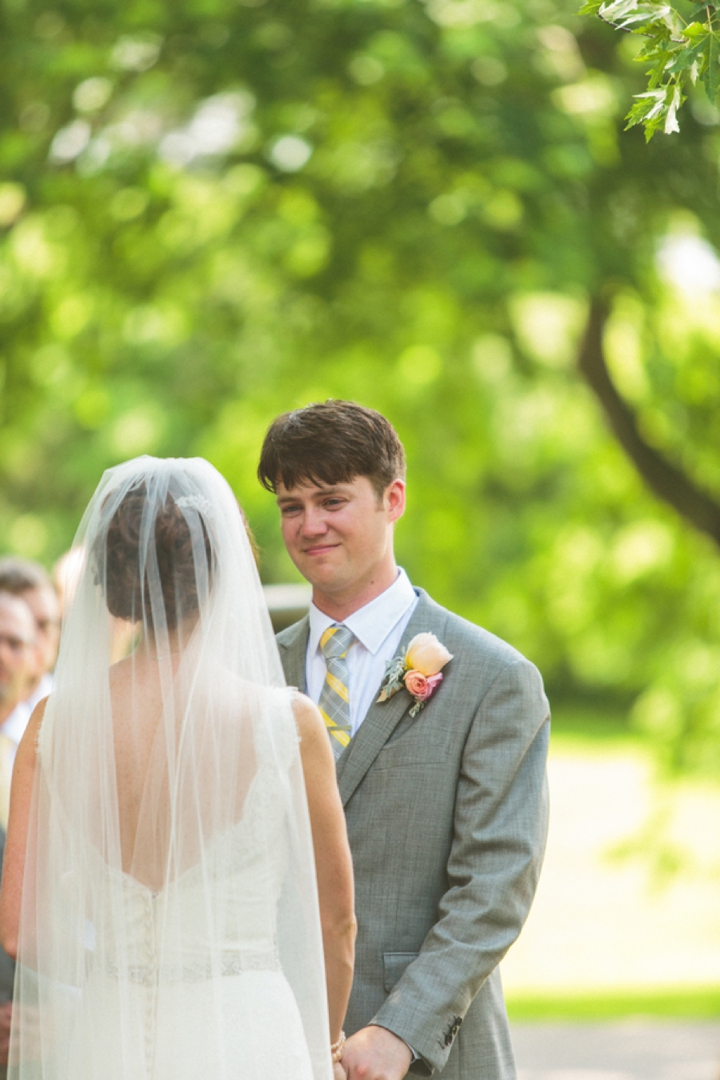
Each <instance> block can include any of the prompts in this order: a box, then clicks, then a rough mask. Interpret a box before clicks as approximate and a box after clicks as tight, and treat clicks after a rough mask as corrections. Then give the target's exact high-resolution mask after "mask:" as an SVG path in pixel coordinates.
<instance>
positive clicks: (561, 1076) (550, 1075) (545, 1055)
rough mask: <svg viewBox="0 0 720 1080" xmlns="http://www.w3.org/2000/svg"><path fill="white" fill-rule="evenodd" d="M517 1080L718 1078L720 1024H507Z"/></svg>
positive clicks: (651, 1022)
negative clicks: (516, 1064)
mask: <svg viewBox="0 0 720 1080" xmlns="http://www.w3.org/2000/svg"><path fill="white" fill-rule="evenodd" d="M512 1038H513V1045H514V1047H515V1055H516V1058H517V1063H518V1080H720V1021H713V1022H710V1021H706V1022H703V1021H694V1022H688V1023H684V1022H680V1021H662V1020H623V1021H617V1022H612V1023H602V1024H521V1023H515V1024H513V1025H512Z"/></svg>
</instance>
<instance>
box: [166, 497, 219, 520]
mask: <svg viewBox="0 0 720 1080" xmlns="http://www.w3.org/2000/svg"><path fill="white" fill-rule="evenodd" d="M175 505H176V506H179V507H180V509H181V510H186V509H187V510H197V512H198V513H199V514H202V515H203V517H206V518H212V517H213V508H212V506H211V504H210V502H209V501H208V499H206V498H205V496H204V495H181V496H180V498H179V499H176V500H175Z"/></svg>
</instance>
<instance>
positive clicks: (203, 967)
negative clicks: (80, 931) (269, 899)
mask: <svg viewBox="0 0 720 1080" xmlns="http://www.w3.org/2000/svg"><path fill="white" fill-rule="evenodd" d="M98 971H99V972H100V973H102V974H103V975H108V976H109V977H110V978H111V979H119V978H121V977H122V978H126V979H128V980H129V981H130V982H131V983H134V984H135V985H137V986H147V987H154V986H157V985H159V983H165V984H166V985H168V986H173V985H175V984H177V983H199V982H205V981H206V980H208V979H214V978H216V977H217V976H218V975H221V976H230V975H242V974H243V972H245V971H280V960H279V958H278V955H277V953H276V952H250V951H248V952H230V951H228V952H225V953H223V954H222V956H221V957H220V958H219V964H214V963H211V961H210V960H206V961H204V962H198V963H197V964H186V965H184V966H183V967H182V968H175V969H171V970H170V971H160V970H159V968H158V967H156V966H154V965H152V964H135V965H133V966H132V967H130V968H127V969H126V968H123V969H122V970H121V969H120V967H119V966H118V964H116V963H115V961H114V960H111V959H110V958H109V957H105V958H104V959H102V960H100V961H99V962H96V961H95V960H92V961H89V962H88V966H87V974H88V975H91V974H93V972H98Z"/></svg>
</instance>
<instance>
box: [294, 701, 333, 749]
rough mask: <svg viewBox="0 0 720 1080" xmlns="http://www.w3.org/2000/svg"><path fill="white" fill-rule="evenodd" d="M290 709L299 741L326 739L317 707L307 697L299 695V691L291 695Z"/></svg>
mask: <svg viewBox="0 0 720 1080" xmlns="http://www.w3.org/2000/svg"><path fill="white" fill-rule="evenodd" d="M292 708H293V713H294V714H295V723H296V724H297V729H298V733H299V735H300V739H301V741H310V742H312V741H314V740H315V739H319V738H322V739H326V738H327V737H326V735H325V725H324V723H323V719H322V716H321V715H320V711H319V709H318V707H317V705H314V704H313V703H312V701H311V700H310V698H309V697H306V696H305V694H301V693H300V691H299V690H296V691H294V693H293V695H292Z"/></svg>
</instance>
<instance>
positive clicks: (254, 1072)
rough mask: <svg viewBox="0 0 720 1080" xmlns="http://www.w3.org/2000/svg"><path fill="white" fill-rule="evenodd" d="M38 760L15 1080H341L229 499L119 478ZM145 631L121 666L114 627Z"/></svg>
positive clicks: (256, 598) (274, 712)
mask: <svg viewBox="0 0 720 1080" xmlns="http://www.w3.org/2000/svg"><path fill="white" fill-rule="evenodd" d="M76 548H77V550H78V551H79V552H81V570H80V572H79V576H78V584H77V588H76V591H75V594H74V597H73V599H72V602H71V606H70V609H69V611H68V613H67V615H66V619H65V622H64V626H63V635H62V642H61V648H60V656H59V660H58V665H57V670H56V680H55V687H56V688H55V691H54V693H53V694H52V696H51V698H50V699H49V703H48V706H47V710H46V713H45V717H44V721H43V724H42V727H41V729H40V735H39V739H38V766H37V768H36V771H35V782H34V789H33V796H32V809H31V821H30V831H29V839H28V849H27V860H26V867H25V879H24V886H23V901H22V914H21V927H20V944H19V963H18V976H17V982H16V996H15V1004H14V1030H13V1036H12V1045H11V1064H10V1071H9V1075H10V1077H13V1078H20V1080H35V1078H37V1080H131V1078H132V1080H160V1078H162V1080H170V1078H171V1077H172V1080H182V1078H184V1077H187V1078H188V1080H189V1078H190V1077H192V1078H193V1080H200V1078H203V1077H212V1078H213V1080H303V1078H305V1077H307V1078H308V1080H329V1078H330V1077H331V1066H330V1061H329V1049H328V1046H329V1031H328V1019H327V1004H326V996H325V983H324V968H323V959H322V946H321V935H320V922H319V914H318V905H317V889H316V881H315V871H314V861H313V854H312V843H311V835H310V826H309V821H308V812H307V804H306V799H305V789H304V784H303V778H302V772H301V766H300V757H299V747H298V738H297V733H296V728H295V723H294V718H293V715H292V696H291V692H290V691H288V690H286V689H285V688H284V678H283V673H282V669H281V666H280V660H279V657H278V653H277V649H276V645H275V641H274V637H273V633H272V628H271V625H270V620H269V617H268V614H267V611H266V608H265V604H264V601H263V596H262V590H261V586H260V582H259V578H258V574H257V570H256V567H255V562H254V557H253V553H252V550H251V546H250V543H249V541H248V538H247V535H246V533H245V530H244V527H243V521H242V517H241V514H240V511H239V508H238V506H237V503H236V502H235V499H234V497H233V495H232V492H231V491H230V488H229V487H228V485H227V484H226V482H225V481H224V480H223V479H222V477H221V476H220V475H219V474H218V473H217V472H216V470H215V469H214V468H213V467H212V466H211V465H209V464H208V462H206V461H203V460H201V459H191V460H181V459H177V460H157V459H153V458H148V457H144V458H138V459H136V460H134V461H130V462H127V463H125V464H124V465H121V466H118V467H117V468H114V469H111V470H109V471H108V472H106V473H105V475H104V476H103V478H102V481H101V483H100V485H99V487H98V489H97V491H96V493H95V495H94V496H93V498H92V501H91V503H90V505H89V507H88V509H87V511H86V513H85V516H84V518H83V520H82V523H81V525H80V529H79V532H78V535H77V539H76ZM114 617H120V618H123V619H125V620H130V621H132V623H133V624H134V625H135V627H136V630H137V634H136V644H135V646H134V648H133V650H132V652H131V654H130V655H129V656H128V657H127V658H126V659H124V660H122V661H120V662H119V663H117V664H114V665H113V664H112V663H111V654H112V643H113V642H112V639H113V627H114V625H115V618H114Z"/></svg>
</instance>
